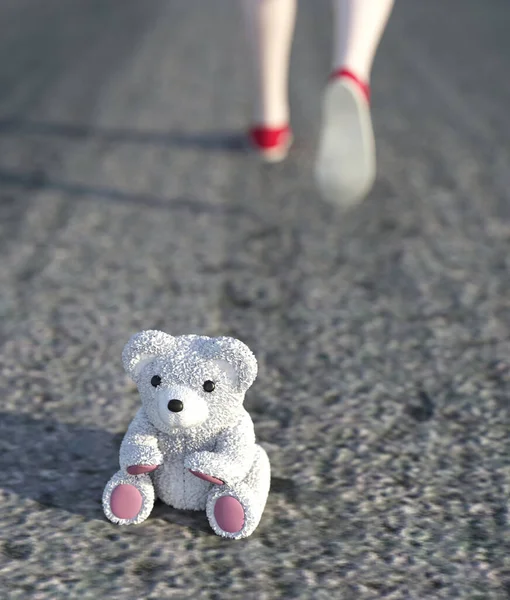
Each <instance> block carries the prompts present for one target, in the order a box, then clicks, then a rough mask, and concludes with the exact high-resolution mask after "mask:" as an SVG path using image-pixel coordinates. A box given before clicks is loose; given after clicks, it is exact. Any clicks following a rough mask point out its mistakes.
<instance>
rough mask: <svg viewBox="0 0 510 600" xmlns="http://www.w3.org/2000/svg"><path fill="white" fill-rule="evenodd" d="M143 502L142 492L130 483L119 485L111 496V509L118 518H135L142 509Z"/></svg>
mask: <svg viewBox="0 0 510 600" xmlns="http://www.w3.org/2000/svg"><path fill="white" fill-rule="evenodd" d="M142 504H143V498H142V494H140V492H139V490H138V489H137V488H136V487H135V486H134V485H130V484H129V483H121V484H120V485H118V486H117V487H116V488H115V489H114V490H113V492H112V495H111V498H110V509H111V511H112V513H113V514H114V515H115V516H116V517H117V518H118V519H134V518H135V517H136V515H137V514H138V513H139V512H140V510H141V509H142Z"/></svg>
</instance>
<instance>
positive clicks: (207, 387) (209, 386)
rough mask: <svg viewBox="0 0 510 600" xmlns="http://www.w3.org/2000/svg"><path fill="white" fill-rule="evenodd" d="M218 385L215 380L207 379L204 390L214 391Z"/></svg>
mask: <svg viewBox="0 0 510 600" xmlns="http://www.w3.org/2000/svg"><path fill="white" fill-rule="evenodd" d="M215 387H216V385H215V383H214V381H211V380H210V379H208V380H207V381H204V391H206V392H212V391H214V388H215Z"/></svg>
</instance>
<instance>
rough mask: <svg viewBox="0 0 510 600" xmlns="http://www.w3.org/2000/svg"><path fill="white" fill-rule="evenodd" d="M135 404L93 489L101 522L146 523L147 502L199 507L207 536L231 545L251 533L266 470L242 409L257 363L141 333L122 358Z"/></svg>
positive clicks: (244, 354)
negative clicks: (111, 461) (100, 486)
mask: <svg viewBox="0 0 510 600" xmlns="http://www.w3.org/2000/svg"><path fill="white" fill-rule="evenodd" d="M122 363H123V366H124V369H125V371H126V372H127V374H128V375H129V376H130V377H131V379H132V380H133V381H134V383H135V384H136V385H137V387H138V391H139V393H140V398H141V407H140V408H139V410H138V412H137V413H136V415H135V417H134V419H133V420H132V422H131V424H130V425H129V428H128V430H127V433H126V435H125V436H124V439H123V441H122V443H121V447H120V461H119V462H120V470H119V471H117V473H116V474H115V475H114V476H113V477H112V478H111V479H110V481H109V482H108V483H107V485H106V487H105V489H104V492H103V509H104V512H105V515H106V517H107V518H108V519H109V520H110V521H112V522H113V523H118V524H120V525H129V524H138V523H141V522H142V521H144V520H145V519H147V517H148V516H149V514H150V513H151V511H152V508H153V506H154V501H155V499H156V498H160V499H161V500H162V501H163V502H164V503H166V504H168V505H170V506H173V507H174V508H177V509H186V510H205V511H206V514H207V518H208V520H209V524H210V525H211V527H212V529H213V531H214V532H215V533H216V534H217V535H220V536H222V537H225V538H230V539H241V538H246V537H248V536H249V535H251V534H252V533H253V532H254V531H255V529H256V528H257V526H258V524H259V522H260V519H261V517H262V513H263V511H264V508H265V505H266V501H267V497H268V494H269V488H270V479H271V474H270V464H269V458H268V456H267V454H266V452H265V450H264V449H263V448H262V447H261V446H260V445H258V444H257V443H256V439H255V431H254V426H253V421H252V419H251V417H250V415H249V414H248V412H247V411H246V409H245V408H244V406H243V402H244V397H245V393H246V391H247V390H248V389H249V388H250V386H251V385H252V383H253V382H254V380H255V378H256V376H257V360H256V358H255V356H254V355H253V353H252V352H251V350H250V349H249V348H248V346H246V345H245V344H244V343H243V342H241V341H240V340H238V339H235V338H232V337H216V338H212V337H207V336H199V335H181V336H172V335H169V334H167V333H164V332H162V331H156V330H146V331H141V332H139V333H137V334H135V335H133V336H132V337H131V339H130V340H129V341H128V343H127V344H126V345H125V347H124V350H123V352H122Z"/></svg>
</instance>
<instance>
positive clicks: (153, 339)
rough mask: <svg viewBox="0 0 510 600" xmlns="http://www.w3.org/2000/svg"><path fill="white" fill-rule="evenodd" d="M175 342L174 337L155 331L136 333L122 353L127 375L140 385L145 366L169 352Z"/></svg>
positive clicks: (148, 330)
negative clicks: (140, 377) (139, 380)
mask: <svg viewBox="0 0 510 600" xmlns="http://www.w3.org/2000/svg"><path fill="white" fill-rule="evenodd" d="M174 341H175V338H174V337H173V336H171V335H169V334H168V333H165V332H163V331H157V330H154V329H147V330H145V331H140V332H139V333H135V335H133V336H131V338H130V340H129V342H128V343H127V344H126V345H125V346H124V350H123V351H122V364H123V366H124V369H125V371H126V373H127V374H128V375H129V376H130V377H131V379H132V380H133V381H134V382H135V383H138V377H139V375H140V373H141V371H142V369H143V368H144V367H145V365H146V364H147V363H149V362H150V361H151V360H153V359H154V358H156V357H157V356H161V355H163V354H165V353H166V352H168V350H169V349H170V348H171V347H172V346H173V344H174Z"/></svg>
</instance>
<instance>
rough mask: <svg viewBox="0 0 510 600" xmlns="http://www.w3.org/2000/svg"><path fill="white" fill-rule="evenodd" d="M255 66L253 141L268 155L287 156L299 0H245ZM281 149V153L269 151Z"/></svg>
mask: <svg viewBox="0 0 510 600" xmlns="http://www.w3.org/2000/svg"><path fill="white" fill-rule="evenodd" d="M243 11H244V15H245V21H246V27H247V34H248V38H249V42H250V46H251V53H252V57H253V67H254V81H255V90H254V92H255V93H254V96H255V97H254V115H253V129H252V131H251V137H252V141H253V142H254V143H255V145H256V146H257V147H258V149H259V150H260V151H261V153H262V154H263V155H265V157H266V158H268V159H269V160H271V156H272V157H273V159H275V160H278V159H281V158H283V157H284V156H285V154H286V152H287V149H288V146H289V144H290V131H289V128H288V125H289V102H288V70H289V60H290V50H291V45H292V38H293V34H294V23H295V17H296V0H243ZM271 150H276V151H278V150H280V151H281V152H280V153H278V152H276V153H271V152H269V154H270V156H267V155H266V153H267V151H271Z"/></svg>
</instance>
